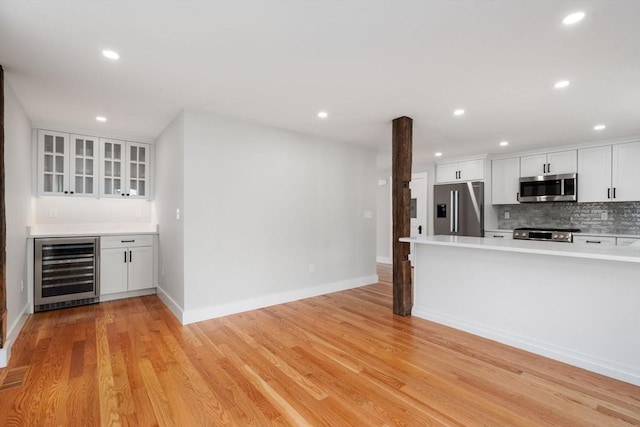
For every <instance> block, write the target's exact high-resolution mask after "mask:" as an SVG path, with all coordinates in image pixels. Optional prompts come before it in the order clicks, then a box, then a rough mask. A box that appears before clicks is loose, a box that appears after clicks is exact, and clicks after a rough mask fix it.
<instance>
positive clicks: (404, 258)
mask: <svg viewBox="0 0 640 427" xmlns="http://www.w3.org/2000/svg"><path fill="white" fill-rule="evenodd" d="M412 139H413V120H412V119H411V118H409V117H404V116H403V117H399V118H397V119H394V120H393V136H392V145H393V160H392V165H391V179H392V197H391V199H392V200H391V204H392V207H393V209H392V212H393V213H392V222H393V312H394V313H395V314H399V315H401V316H409V315H410V314H411V308H412V307H413V285H412V283H411V263H410V261H409V250H410V246H409V243H403V242H400V241H398V239H399V238H400V237H407V236H409V235H410V233H411V188H409V183H410V182H411V163H412V161H413V157H412V149H413V147H412V145H413V143H412Z"/></svg>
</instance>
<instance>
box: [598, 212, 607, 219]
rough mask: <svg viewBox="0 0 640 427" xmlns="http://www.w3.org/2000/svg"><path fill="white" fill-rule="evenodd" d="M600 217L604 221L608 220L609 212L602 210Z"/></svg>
mask: <svg viewBox="0 0 640 427" xmlns="http://www.w3.org/2000/svg"><path fill="white" fill-rule="evenodd" d="M600 219H601V220H603V221H606V220H608V219H609V214H608V213H607V212H602V213H601V214H600Z"/></svg>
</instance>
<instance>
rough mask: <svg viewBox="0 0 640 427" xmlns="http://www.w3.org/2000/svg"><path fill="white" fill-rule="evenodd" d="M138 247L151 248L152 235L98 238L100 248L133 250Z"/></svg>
mask: <svg viewBox="0 0 640 427" xmlns="http://www.w3.org/2000/svg"><path fill="white" fill-rule="evenodd" d="M140 246H153V235H151V234H130V235H122V236H104V237H101V238H100V248H101V249H109V248H135V247H140Z"/></svg>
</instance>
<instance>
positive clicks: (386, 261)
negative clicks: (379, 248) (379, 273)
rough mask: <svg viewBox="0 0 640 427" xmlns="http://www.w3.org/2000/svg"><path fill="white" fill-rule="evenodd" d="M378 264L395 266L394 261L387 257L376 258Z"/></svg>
mask: <svg viewBox="0 0 640 427" xmlns="http://www.w3.org/2000/svg"><path fill="white" fill-rule="evenodd" d="M376 262H379V263H380V264H393V260H392V259H391V258H389V257H386V256H379V257H376Z"/></svg>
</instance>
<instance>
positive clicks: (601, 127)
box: [593, 125, 606, 130]
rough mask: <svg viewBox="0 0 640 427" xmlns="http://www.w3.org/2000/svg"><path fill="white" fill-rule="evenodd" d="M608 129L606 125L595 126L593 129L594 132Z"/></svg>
mask: <svg viewBox="0 0 640 427" xmlns="http://www.w3.org/2000/svg"><path fill="white" fill-rule="evenodd" d="M605 128H606V126H605V125H595V126H594V127H593V130H604V129H605Z"/></svg>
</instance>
